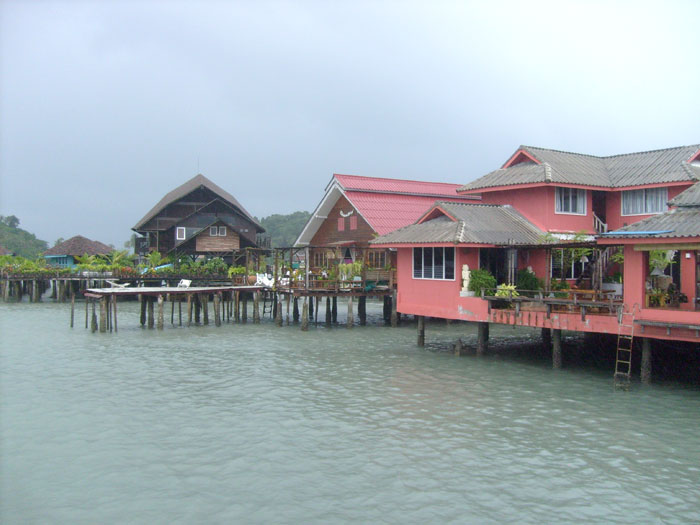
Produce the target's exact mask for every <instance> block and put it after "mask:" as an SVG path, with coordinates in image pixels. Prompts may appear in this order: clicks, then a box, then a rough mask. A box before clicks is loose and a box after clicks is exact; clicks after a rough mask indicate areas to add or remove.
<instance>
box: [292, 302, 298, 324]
mask: <svg viewBox="0 0 700 525" xmlns="http://www.w3.org/2000/svg"><path fill="white" fill-rule="evenodd" d="M292 302H293V303H294V304H293V307H292V320H293V321H294V323H295V324H296V323H298V322H299V298H298V297H294V301H292Z"/></svg>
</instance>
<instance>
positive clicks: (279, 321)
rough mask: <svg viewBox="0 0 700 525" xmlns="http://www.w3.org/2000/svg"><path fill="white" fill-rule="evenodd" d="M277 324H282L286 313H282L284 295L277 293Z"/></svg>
mask: <svg viewBox="0 0 700 525" xmlns="http://www.w3.org/2000/svg"><path fill="white" fill-rule="evenodd" d="M275 322H276V323H277V326H282V323H283V322H284V315H283V314H282V297H281V296H280V294H277V319H275Z"/></svg>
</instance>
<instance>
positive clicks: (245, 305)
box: [241, 292, 248, 323]
mask: <svg viewBox="0 0 700 525" xmlns="http://www.w3.org/2000/svg"><path fill="white" fill-rule="evenodd" d="M242 310H243V311H242V312H241V323H247V322H248V294H247V293H245V292H244V293H243V307H242Z"/></svg>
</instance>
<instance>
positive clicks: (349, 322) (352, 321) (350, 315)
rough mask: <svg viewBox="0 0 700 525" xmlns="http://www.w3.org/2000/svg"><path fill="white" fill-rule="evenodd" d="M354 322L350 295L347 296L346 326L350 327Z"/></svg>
mask: <svg viewBox="0 0 700 525" xmlns="http://www.w3.org/2000/svg"><path fill="white" fill-rule="evenodd" d="M354 323H355V316H354V314H353V312H352V295H350V296H349V297H348V322H347V327H348V328H352V325H353V324H354Z"/></svg>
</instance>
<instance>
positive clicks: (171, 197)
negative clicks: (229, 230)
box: [132, 173, 265, 232]
mask: <svg viewBox="0 0 700 525" xmlns="http://www.w3.org/2000/svg"><path fill="white" fill-rule="evenodd" d="M200 187H203V188H207V189H208V190H209V191H211V192H213V193H215V194H217V195H218V196H219V197H221V199H222V200H225V201H227V202H228V203H229V204H231V205H233V206H235V207H236V208H238V209H239V210H240V211H241V212H242V213H243V214H244V215H245V216H246V217H248V219H250V220H251V221H252V222H253V223H254V224H255V225H256V226H258V227H260V229H261V230H262V231H263V232H264V231H265V229H264V228H263V227H262V226H261V225H260V223H259V222H258V221H256V220H255V218H254V217H253V216H252V215H251V214H250V213H248V211H247V210H246V209H245V208H244V207H243V206H242V205H241V203H240V202H238V200H236V197H234V196H233V195H231V194H230V193H229V192H227V191H226V190H224V189H222V188H221V187H220V186H218V185H216V184H214V183H213V182H212V181H210V180H209V179H208V178H206V177H205V176H204V175H202V174H201V173H200V174H199V175H196V176H194V177H192V178H191V179H190V180H188V181H187V182H185V183H184V184H181V185H180V186H178V187H177V188H175V189H174V190H172V191H170V192H169V193H167V194H166V195H165V196H164V197H163V198H162V199H161V200H160V201H158V204H156V205H155V206H154V207H153V208H151V210H150V211H149V212H148V213H147V214H146V215H144V217H143V218H142V219H141V220H140V221H139V222H138V223H137V224H136V226H134V227H133V228H132V230H139V229H140V228H142V227H143V226H144V225H145V224H146V223H147V222H148V221H150V220H151V219H152V218H153V217H155V216H156V215H157V214H158V213H159V212H160V211H161V210H162V209H163V208H165V207H166V206H167V205H168V204H171V203H173V202H175V201H177V200H179V199H181V198H182V197H185V196H186V195H188V194H190V193H192V192H193V191H194V190H196V189H197V188H200Z"/></svg>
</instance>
